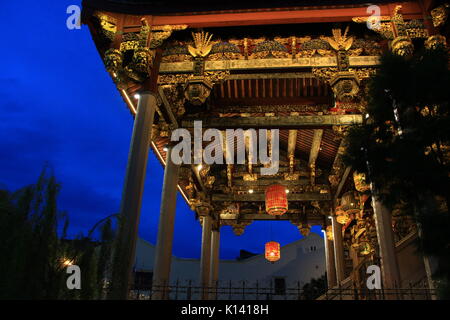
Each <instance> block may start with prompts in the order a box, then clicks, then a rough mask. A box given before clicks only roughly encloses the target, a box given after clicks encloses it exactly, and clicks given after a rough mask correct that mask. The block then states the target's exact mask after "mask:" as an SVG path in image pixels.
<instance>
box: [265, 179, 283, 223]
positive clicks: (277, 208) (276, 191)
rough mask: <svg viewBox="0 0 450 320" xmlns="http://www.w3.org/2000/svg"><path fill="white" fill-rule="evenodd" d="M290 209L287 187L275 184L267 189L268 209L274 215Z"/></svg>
mask: <svg viewBox="0 0 450 320" xmlns="http://www.w3.org/2000/svg"><path fill="white" fill-rule="evenodd" d="M287 210H288V200H287V193H286V187H284V186H282V185H280V184H274V185H271V186H269V187H268V188H267V189H266V211H267V213H268V214H270V215H272V216H279V215H282V214H284V213H286V211H287Z"/></svg>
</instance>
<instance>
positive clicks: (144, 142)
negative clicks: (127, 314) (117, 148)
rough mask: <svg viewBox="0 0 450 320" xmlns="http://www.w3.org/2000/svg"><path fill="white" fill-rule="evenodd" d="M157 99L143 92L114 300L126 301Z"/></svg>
mask: <svg viewBox="0 0 450 320" xmlns="http://www.w3.org/2000/svg"><path fill="white" fill-rule="evenodd" d="M155 109H156V98H155V96H154V95H153V94H152V93H151V92H148V91H147V92H143V93H141V95H140V99H139V102H138V107H137V113H136V117H135V119H134V127H133V135H132V138H131V146H130V152H129V156H128V166H127V172H126V177H125V184H124V189H123V194H122V203H121V209H120V217H121V223H120V226H119V234H118V239H117V246H116V249H115V255H114V263H113V270H112V288H111V291H110V298H111V299H127V298H128V291H129V285H130V280H131V276H132V270H133V265H134V257H135V250H136V239H137V236H138V226H139V216H140V211H141V202H142V192H143V190H144V181H145V173H146V168H147V158H148V151H149V145H150V138H151V128H152V124H153V117H154V115H155Z"/></svg>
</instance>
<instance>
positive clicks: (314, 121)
mask: <svg viewBox="0 0 450 320" xmlns="http://www.w3.org/2000/svg"><path fill="white" fill-rule="evenodd" d="M196 120H201V121H202V126H203V128H216V129H227V128H242V129H251V128H253V129H263V128H266V129H271V128H273V129H278V128H279V129H301V128H308V129H313V128H324V127H329V126H347V125H353V124H360V123H362V121H363V117H362V115H360V114H346V115H318V116H295V117H293V116H289V117H280V116H275V117H240V118H238V117H223V118H204V119H196ZM182 127H183V128H193V127H194V120H183V121H182Z"/></svg>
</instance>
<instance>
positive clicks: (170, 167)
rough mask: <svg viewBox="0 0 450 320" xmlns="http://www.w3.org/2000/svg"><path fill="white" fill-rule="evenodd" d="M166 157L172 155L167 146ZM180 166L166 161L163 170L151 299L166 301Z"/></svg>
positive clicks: (170, 148)
mask: <svg viewBox="0 0 450 320" xmlns="http://www.w3.org/2000/svg"><path fill="white" fill-rule="evenodd" d="M167 154H168V155H171V154H172V146H169V150H168V151H167ZM179 168H180V166H179V165H176V164H174V163H173V162H172V160H171V159H169V157H168V158H167V160H166V168H165V170H164V184H163V191H162V196H161V209H160V213H159V225H158V239H157V242H156V250H155V266H154V268H153V282H152V283H153V295H152V299H168V294H169V292H168V290H167V287H166V286H167V285H169V280H170V266H171V263H172V243H173V231H174V227H175V211H176V202H177V184H178V171H179Z"/></svg>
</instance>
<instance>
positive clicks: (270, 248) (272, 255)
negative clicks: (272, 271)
mask: <svg viewBox="0 0 450 320" xmlns="http://www.w3.org/2000/svg"><path fill="white" fill-rule="evenodd" d="M265 256H266V259H267V260H268V261H270V262H275V261H278V260H280V244H279V243H278V242H275V241H270V242H267V243H266V248H265Z"/></svg>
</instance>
